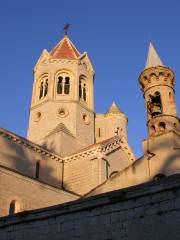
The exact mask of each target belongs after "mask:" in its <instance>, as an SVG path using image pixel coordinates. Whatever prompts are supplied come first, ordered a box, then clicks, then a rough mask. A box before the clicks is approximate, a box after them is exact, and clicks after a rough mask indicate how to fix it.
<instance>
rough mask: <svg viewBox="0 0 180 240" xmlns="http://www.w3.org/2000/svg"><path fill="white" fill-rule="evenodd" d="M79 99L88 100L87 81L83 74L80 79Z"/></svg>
mask: <svg viewBox="0 0 180 240" xmlns="http://www.w3.org/2000/svg"><path fill="white" fill-rule="evenodd" d="M79 99H81V100H83V101H85V102H87V82H86V79H85V77H83V76H81V77H80V79H79Z"/></svg>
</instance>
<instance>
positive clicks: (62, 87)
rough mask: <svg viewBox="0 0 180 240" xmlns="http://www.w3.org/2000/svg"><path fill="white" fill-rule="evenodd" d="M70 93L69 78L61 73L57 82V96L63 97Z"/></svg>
mask: <svg viewBox="0 0 180 240" xmlns="http://www.w3.org/2000/svg"><path fill="white" fill-rule="evenodd" d="M69 93H70V77H69V76H68V75H67V74H66V73H62V74H61V75H60V76H59V77H58V80H57V94H61V95H65V94H69Z"/></svg>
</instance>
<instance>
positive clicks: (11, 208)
mask: <svg viewBox="0 0 180 240" xmlns="http://www.w3.org/2000/svg"><path fill="white" fill-rule="evenodd" d="M17 212H20V204H19V203H18V202H17V201H16V200H13V201H11V202H10V206H9V215H13V214H15V213H17Z"/></svg>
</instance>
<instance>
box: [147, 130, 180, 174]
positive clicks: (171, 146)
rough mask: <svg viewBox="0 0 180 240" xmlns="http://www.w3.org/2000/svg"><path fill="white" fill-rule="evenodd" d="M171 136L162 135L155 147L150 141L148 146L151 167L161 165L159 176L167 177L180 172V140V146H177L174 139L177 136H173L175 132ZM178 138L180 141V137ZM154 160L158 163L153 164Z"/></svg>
mask: <svg viewBox="0 0 180 240" xmlns="http://www.w3.org/2000/svg"><path fill="white" fill-rule="evenodd" d="M169 134H172V135H169V136H167V135H166V134H164V135H161V137H159V138H160V139H159V141H157V142H156V143H153V145H152V143H151V141H149V144H148V145H149V147H148V151H149V153H150V157H149V161H150V166H154V164H156V165H157V166H158V165H159V170H158V173H157V174H165V175H166V176H167V175H172V174H175V173H179V172H180V140H179V146H175V141H174V138H175V137H176V136H173V132H171V133H169ZM174 134H175V133H174ZM166 136H167V137H166ZM155 138H156V137H155ZM177 138H179V139H180V137H178V136H177ZM148 155H149V154H148ZM153 160H155V161H156V162H155V163H153V162H152V164H151V161H153Z"/></svg>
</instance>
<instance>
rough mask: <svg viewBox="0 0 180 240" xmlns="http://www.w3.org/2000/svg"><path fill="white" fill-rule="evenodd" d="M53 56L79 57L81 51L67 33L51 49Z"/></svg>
mask: <svg viewBox="0 0 180 240" xmlns="http://www.w3.org/2000/svg"><path fill="white" fill-rule="evenodd" d="M51 56H52V57H53V58H64V59H77V58H78V57H79V56H80V53H79V51H78V50H77V49H76V47H75V46H74V44H73V43H72V42H71V40H70V39H69V38H68V36H67V35H65V36H64V38H63V39H62V40H61V41H60V42H59V43H58V44H57V45H56V46H55V48H53V50H52V51H51Z"/></svg>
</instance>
